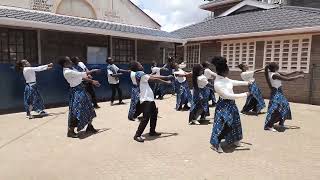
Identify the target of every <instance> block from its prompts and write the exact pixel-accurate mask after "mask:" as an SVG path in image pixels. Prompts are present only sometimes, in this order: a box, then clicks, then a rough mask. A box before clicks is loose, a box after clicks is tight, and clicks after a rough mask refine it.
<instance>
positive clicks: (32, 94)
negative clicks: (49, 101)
mask: <svg viewBox="0 0 320 180" xmlns="http://www.w3.org/2000/svg"><path fill="white" fill-rule="evenodd" d="M31 106H32V109H30V107H31ZM24 108H25V111H26V113H27V115H30V113H31V112H30V110H33V111H35V112H37V113H40V112H42V111H43V110H44V105H43V100H42V97H41V95H40V93H39V90H38V86H37V85H36V84H34V85H30V84H27V85H26V86H25V88H24Z"/></svg>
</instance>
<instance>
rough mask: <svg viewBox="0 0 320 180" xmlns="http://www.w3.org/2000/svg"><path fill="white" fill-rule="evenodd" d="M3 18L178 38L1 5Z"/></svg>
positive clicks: (109, 23)
mask: <svg viewBox="0 0 320 180" xmlns="http://www.w3.org/2000/svg"><path fill="white" fill-rule="evenodd" d="M1 18H7V19H16V20H26V21H31V22H41V23H50V24H54V25H65V26H73V27H86V28H93V29H99V30H106V31H116V32H123V33H129V34H135V35H146V36H154V37H158V38H173V39H174V38H176V36H175V35H174V34H170V33H168V32H166V31H161V30H157V29H151V28H145V27H140V26H133V25H126V24H120V23H113V22H108V21H100V20H92V19H86V18H79V17H73V16H65V15H58V14H54V13H48V12H40V11H34V10H25V9H19V8H11V7H5V6H0V19H1ZM0 22H1V21H0Z"/></svg>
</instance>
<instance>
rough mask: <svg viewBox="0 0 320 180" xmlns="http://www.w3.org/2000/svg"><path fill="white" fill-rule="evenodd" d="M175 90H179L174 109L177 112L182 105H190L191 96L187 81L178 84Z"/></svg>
mask: <svg viewBox="0 0 320 180" xmlns="http://www.w3.org/2000/svg"><path fill="white" fill-rule="evenodd" d="M177 88H178V89H179V90H178V93H177V101H176V109H177V110H178V109H179V107H181V106H182V105H183V104H185V103H190V104H191V103H192V94H191V91H190V88H189V85H188V82H187V81H185V82H183V83H179V84H178V86H177Z"/></svg>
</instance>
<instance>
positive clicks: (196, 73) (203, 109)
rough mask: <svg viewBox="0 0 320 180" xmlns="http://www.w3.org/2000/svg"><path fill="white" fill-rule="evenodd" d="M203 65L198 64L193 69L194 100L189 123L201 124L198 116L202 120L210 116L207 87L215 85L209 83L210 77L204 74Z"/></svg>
mask: <svg viewBox="0 0 320 180" xmlns="http://www.w3.org/2000/svg"><path fill="white" fill-rule="evenodd" d="M203 71H204V69H203V66H202V65H201V64H196V65H195V66H194V67H193V69H192V84H193V100H192V104H191V108H190V114H189V124H190V125H192V124H196V125H199V124H200V122H199V121H198V117H199V116H201V117H200V120H205V119H206V116H209V114H210V113H209V106H208V105H209V104H208V99H207V98H208V97H209V94H208V91H207V89H206V87H208V86H209V87H211V88H213V85H212V84H210V83H209V81H208V79H207V78H206V77H205V76H204V75H203Z"/></svg>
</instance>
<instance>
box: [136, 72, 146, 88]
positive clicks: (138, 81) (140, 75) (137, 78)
mask: <svg viewBox="0 0 320 180" xmlns="http://www.w3.org/2000/svg"><path fill="white" fill-rule="evenodd" d="M145 74H146V73H144V72H143V71H138V72H137V73H136V80H137V84H138V87H139V86H140V80H141V78H142V76H144V75H145Z"/></svg>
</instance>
